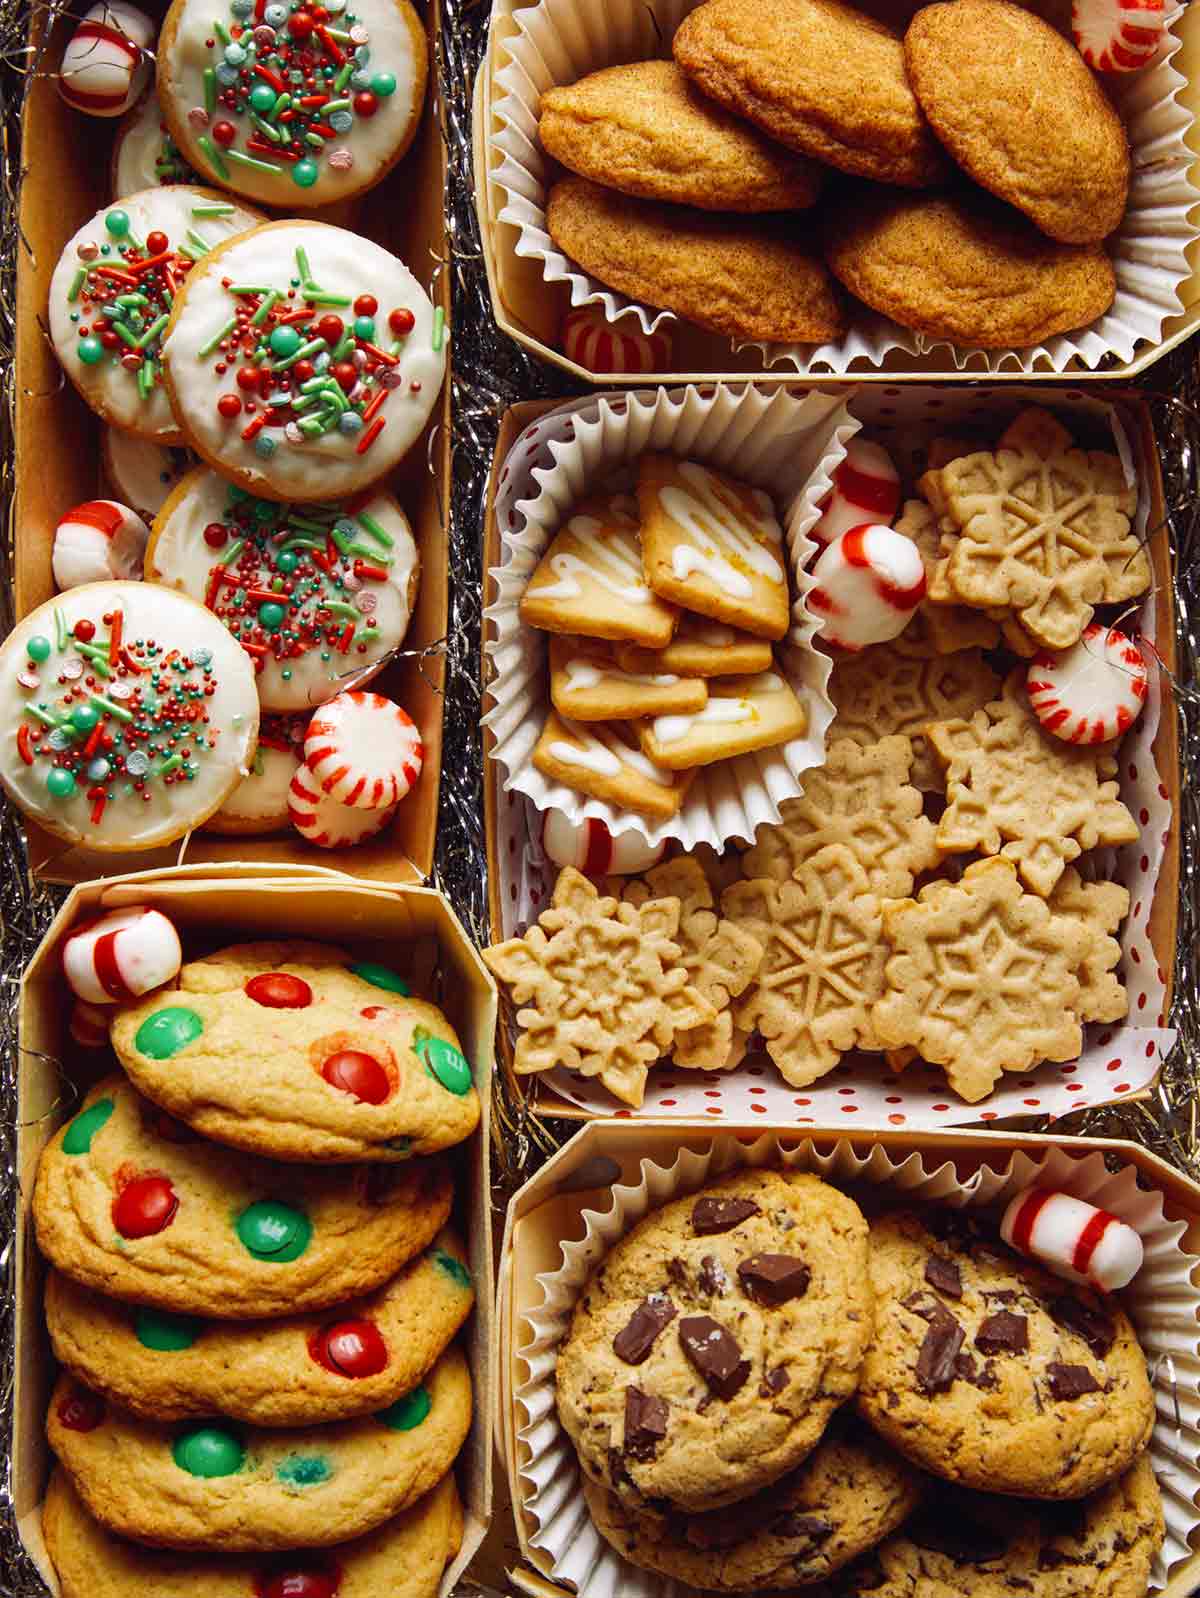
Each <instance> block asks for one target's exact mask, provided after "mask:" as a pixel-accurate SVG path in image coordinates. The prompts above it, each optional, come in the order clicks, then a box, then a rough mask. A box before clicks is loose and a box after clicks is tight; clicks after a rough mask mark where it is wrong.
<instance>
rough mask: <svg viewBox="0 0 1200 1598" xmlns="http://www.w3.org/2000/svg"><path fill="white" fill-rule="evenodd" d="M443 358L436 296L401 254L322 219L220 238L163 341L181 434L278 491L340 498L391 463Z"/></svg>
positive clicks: (414, 425)
mask: <svg viewBox="0 0 1200 1598" xmlns="http://www.w3.org/2000/svg"><path fill="white" fill-rule="evenodd" d="M445 370H446V349H445V337H444V328H443V324H442V313H441V308H440V307H439V309H438V311H437V312H436V314H435V312H434V308H433V306H432V304H431V303H430V300H429V296H428V295H427V294H426V293H425V290H424V289H423V288H422V287H421V285H420V284H419V283H418V282H417V280H416V278H415V277H413V275H412V273H411V272H410V271H409V270H408V268H407V267H406V266H405V265H404V263H403V262H402V261H399V260H397V259H396V257H395V256H394V255H389V254H388V252H387V251H386V250H384V249H381V248H380V246H379V245H378V244H373V243H372V242H371V240H370V239H364V238H360V237H359V236H358V235H357V234H355V233H348V232H346V231H345V230H344V229H343V228H333V227H328V226H327V225H326V224H325V223H323V222H271V223H269V224H268V225H267V226H265V227H262V228H257V229H255V231H254V232H253V233H251V234H249V235H247V236H246V237H245V238H242V239H238V240H235V241H231V244H230V247H229V248H228V249H223V250H222V249H219V250H214V251H213V253H212V254H211V255H210V256H208V257H206V259H205V260H204V261H203V263H202V264H201V265H200V267H199V268H198V269H197V270H196V271H194V272H193V273H192V274H191V275H190V276H189V278H188V280H187V283H186V285H185V287H184V290H183V292H182V293H180V294H179V296H178V297H177V298H176V301H175V308H174V311H173V313H172V316H171V322H170V326H169V327H168V328H167V331H166V336H165V339H164V342H163V372H164V377H165V381H166V386H167V390H168V393H169V395H170V399H171V405H172V407H173V408H174V411H175V417H176V420H177V421H178V424H179V426H180V428H182V430H183V433H184V435H185V437H186V439H187V442H188V443H189V444H190V445H191V446H192V448H193V449H194V450H196V452H197V453H198V454H200V455H202V456H203V457H204V459H205V460H206V461H208V463H209V465H210V466H215V467H216V468H217V469H218V471H221V472H223V473H224V474H225V475H226V476H227V477H233V478H235V479H236V480H237V481H238V482H239V483H240V484H241V486H242V487H243V488H248V489H250V490H252V491H253V492H254V493H258V494H265V495H267V496H268V497H270V498H271V499H279V500H303V501H309V500H330V499H336V498H339V497H341V496H343V495H347V494H354V493H357V492H359V491H360V490H362V489H364V488H366V487H367V486H368V485H369V484H371V483H374V482H376V481H378V479H379V478H381V477H384V476H386V474H387V473H388V472H390V471H391V469H392V467H393V466H395V464H396V462H397V461H399V460H400V459H401V457H402V456H403V455H405V454H406V453H407V451H408V450H409V448H410V447H411V446H412V445H413V444H414V443H415V441H416V439H417V437H418V435H419V434H420V432H421V429H422V428H423V427H424V426H425V423H426V421H427V420H428V418H429V414H430V412H431V411H432V410H433V407H434V404H435V402H436V400H437V397H438V393H439V391H440V390H441V386H442V379H443V377H444V375H445Z"/></svg>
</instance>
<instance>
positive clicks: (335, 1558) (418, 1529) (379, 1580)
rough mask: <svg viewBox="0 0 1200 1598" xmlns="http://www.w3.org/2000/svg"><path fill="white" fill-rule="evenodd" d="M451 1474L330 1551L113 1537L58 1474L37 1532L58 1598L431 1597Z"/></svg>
mask: <svg viewBox="0 0 1200 1598" xmlns="http://www.w3.org/2000/svg"><path fill="white" fill-rule="evenodd" d="M462 1527H463V1515H462V1504H461V1503H460V1502H459V1497H458V1489H457V1487H456V1486H455V1482H454V1476H453V1474H447V1475H446V1476H444V1477H443V1478H442V1480H441V1481H440V1482H439V1483H438V1485H437V1486H436V1487H435V1488H433V1489H432V1491H430V1492H428V1493H426V1494H425V1496H424V1498H420V1499H418V1500H417V1502H416V1503H415V1504H413V1505H412V1506H411V1508H409V1509H405V1510H402V1511H401V1513H400V1514H399V1515H396V1516H395V1517H394V1518H393V1519H391V1520H389V1521H386V1522H385V1523H384V1525H382V1526H380V1527H379V1528H378V1530H377V1531H373V1532H370V1533H369V1534H368V1535H367V1536H365V1537H361V1538H356V1539H355V1540H354V1541H353V1542H349V1543H344V1544H342V1546H341V1547H339V1548H337V1549H335V1550H334V1551H333V1552H332V1553H313V1552H312V1551H311V1550H307V1549H304V1550H298V1551H296V1552H295V1553H288V1554H275V1555H270V1556H268V1557H267V1558H265V1559H263V1558H257V1559H256V1558H247V1557H245V1556H241V1557H239V1556H237V1555H230V1554H224V1555H222V1554H200V1555H197V1554H180V1553H175V1552H172V1551H168V1550H165V1549H156V1548H143V1547H139V1546H138V1545H137V1544H136V1543H131V1542H127V1541H125V1540H124V1539H123V1538H118V1537H114V1536H113V1535H112V1533H111V1532H109V1531H106V1530H105V1528H104V1527H103V1526H101V1525H100V1523H99V1521H97V1520H93V1518H92V1517H91V1515H89V1514H88V1512H87V1510H86V1509H85V1508H84V1507H83V1504H82V1503H81V1502H80V1500H79V1495H78V1494H77V1493H76V1491H75V1489H74V1488H73V1487H72V1486H71V1479H70V1477H69V1476H68V1475H67V1473H66V1472H65V1471H63V1470H56V1471H55V1472H54V1473H53V1474H52V1476H51V1477H50V1485H49V1487H47V1489H46V1498H45V1502H44V1503H43V1505H42V1535H43V1537H44V1538H45V1540H46V1547H47V1549H48V1550H49V1553H50V1559H51V1562H52V1564H53V1565H54V1568H55V1570H56V1572H57V1573H58V1580H59V1585H60V1586H61V1588H62V1594H63V1598H136V1595H138V1594H147V1595H148V1594H153V1598H380V1595H381V1594H385V1593H386V1594H387V1598H436V1593H437V1590H438V1587H439V1586H440V1584H441V1578H442V1572H443V1570H444V1569H445V1567H446V1566H447V1564H449V1562H450V1560H451V1559H453V1557H454V1555H455V1554H456V1553H457V1552H458V1549H459V1546H460V1544H461V1542H462Z"/></svg>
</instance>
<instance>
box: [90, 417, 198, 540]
mask: <svg viewBox="0 0 1200 1598" xmlns="http://www.w3.org/2000/svg"><path fill="white" fill-rule="evenodd" d="M100 451H101V455H102V457H103V460H104V471H105V475H106V476H107V478H108V480H109V482H110V483H111V484H112V486H113V488H114V489H115V490H116V492H117V495H118V497H119V498H120V499H123V500H124V501H125V503H126V504H127V505H131V506H132V507H133V509H134V510H135V511H137V513H138V515H139V516H142V517H144V518H145V519H146V520H147V521H150V522H152V521H153V520H154V518H155V517H156V516H157V515H158V513H159V511H160V510H161V509H162V508H163V506H164V504H165V503H166V500H167V496H168V494H170V492H171V490H172V489H173V488H174V487H175V485H176V484H177V483H178V482H179V479H180V478H181V477H182V476H183V474H184V472H186V471H187V469H188V467H189V466H191V465H193V464H194V457H193V456H192V455H191V454H190V453H189V451H187V450H185V449H180V448H179V447H178V446H177V445H174V446H173V445H167V444H155V443H153V442H152V441H151V440H150V439H148V438H137V437H135V435H134V434H133V433H125V432H122V430H121V429H120V428H119V427H106V428H105V429H104V437H103V441H102V443H101V446H100Z"/></svg>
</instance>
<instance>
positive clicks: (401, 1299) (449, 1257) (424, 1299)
mask: <svg viewBox="0 0 1200 1598" xmlns="http://www.w3.org/2000/svg"><path fill="white" fill-rule="evenodd" d="M474 1301H475V1293H474V1289H473V1288H472V1286H471V1276H470V1272H469V1271H468V1270H467V1266H466V1257H465V1254H464V1252H463V1246H462V1243H461V1242H460V1241H459V1239H458V1238H457V1237H456V1236H455V1234H454V1233H453V1232H451V1231H449V1230H446V1231H443V1232H441V1233H439V1234H438V1236H437V1237H436V1238H435V1239H434V1241H433V1242H432V1243H431V1244H430V1246H429V1248H428V1249H426V1250H425V1252H424V1253H423V1254H419V1255H417V1256H416V1258H415V1259H412V1260H410V1261H409V1262H408V1264H407V1265H405V1266H403V1267H402V1268H401V1270H400V1271H399V1272H398V1273H397V1274H396V1275H395V1276H394V1277H393V1278H392V1280H391V1281H390V1282H386V1283H385V1284H384V1285H383V1287H381V1288H378V1289H377V1290H376V1291H375V1292H374V1293H371V1294H369V1295H368V1296H367V1297H366V1298H359V1299H355V1300H353V1301H352V1302H350V1303H347V1304H338V1305H337V1306H336V1307H335V1308H334V1309H331V1310H327V1311H325V1312H324V1313H317V1314H309V1315H289V1316H287V1317H285V1318H284V1319H282V1320H274V1321H205V1320H203V1319H201V1318H200V1317H198V1316H194V1315H174V1314H170V1313H167V1312H166V1311H163V1310H156V1309H147V1308H145V1307H142V1306H138V1305H134V1304H123V1303H120V1302H119V1301H118V1300H117V1299H112V1298H104V1297H103V1296H102V1295H101V1294H99V1293H92V1292H89V1291H88V1289H87V1288H85V1287H81V1286H80V1285H79V1284H78V1283H77V1282H72V1281H71V1279H70V1277H67V1276H63V1275H62V1274H61V1272H59V1271H51V1272H50V1273H49V1275H48V1277H47V1279H46V1326H47V1329H48V1330H49V1333H50V1341H51V1343H52V1344H53V1347H54V1357H55V1358H56V1359H57V1360H58V1362H59V1364H60V1365H63V1366H65V1367H66V1369H67V1370H69V1371H70V1372H71V1373H72V1374H73V1375H74V1376H76V1377H77V1378H78V1379H79V1381H81V1382H82V1383H83V1384H84V1386H86V1387H90V1388H91V1389H92V1390H93V1392H97V1393H100V1394H101V1395H102V1396H103V1397H105V1398H107V1399H109V1400H110V1401H111V1402H112V1403H114V1404H119V1405H121V1406H122V1407H123V1408H125V1409H128V1410H129V1411H130V1412H131V1413H132V1414H135V1415H139V1416H141V1417H142V1418H144V1419H146V1420H186V1419H189V1418H194V1417H197V1416H203V1415H231V1416H233V1417H234V1418H235V1419H237V1420H241V1421H248V1422H250V1423H251V1424H253V1425H255V1426H312V1425H316V1424H317V1423H319V1422H324V1421H333V1420H349V1419H351V1418H353V1417H355V1416H359V1415H369V1414H371V1413H372V1411H374V1410H377V1409H386V1407H387V1406H388V1405H389V1404H391V1403H394V1402H395V1400H396V1399H397V1398H399V1397H400V1396H401V1395H402V1394H403V1393H407V1392H408V1390H409V1389H410V1388H411V1387H415V1386H416V1385H417V1383H418V1382H420V1381H422V1380H423V1379H424V1377H425V1375H426V1373H427V1372H428V1371H429V1370H430V1369H431V1368H432V1366H433V1365H434V1364H435V1363H436V1361H437V1360H438V1359H439V1358H440V1356H441V1354H442V1353H443V1351H444V1350H445V1348H446V1347H447V1345H448V1344H449V1342H450V1340H451V1338H452V1337H453V1336H454V1335H455V1333H456V1332H457V1331H458V1329H459V1327H460V1326H461V1325H462V1323H463V1321H465V1320H466V1318H467V1316H468V1315H469V1314H470V1312H471V1306H472V1304H473V1303H474Z"/></svg>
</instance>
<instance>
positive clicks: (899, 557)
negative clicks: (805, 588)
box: [808, 526, 925, 651]
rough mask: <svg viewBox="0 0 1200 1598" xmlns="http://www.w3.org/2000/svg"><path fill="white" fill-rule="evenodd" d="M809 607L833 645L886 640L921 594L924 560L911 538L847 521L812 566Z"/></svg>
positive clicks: (908, 615)
mask: <svg viewBox="0 0 1200 1598" xmlns="http://www.w3.org/2000/svg"><path fill="white" fill-rule="evenodd" d="M812 575H813V583H814V586H813V587H812V588H811V589H810V590H809V594H808V608H809V609H810V610H811V611H812V612H813V613H814V615H817V616H819V617H820V618H821V627H820V635H821V638H822V639H823V640H824V642H825V643H827V644H832V645H834V646H835V647H836V648H838V649H844V650H847V651H856V650H859V649H865V648H866V647H867V645H868V644H882V643H886V642H887V641H888V639H890V638H896V637H898V636H899V635H900V634H901V633H902V632H903V631H904V629H905V627H907V625H908V623H909V621H910V620H911V618H912V614H913V611H914V610H916V608H917V606H918V605H919V604H920V603H921V601H922V600H923V599H924V597H925V566H924V562H923V561H922V559H921V552H920V550H919V549H918V548H917V546H916V545H915V544H914V543H913V541H912V539H911V538H906V537H905V536H904V534H903V533H897V532H895V531H894V530H893V529H892V528H890V527H873V526H862V527H851V528H850V530H849V531H848V532H845V533H842V534H841V535H840V536H839V537H837V538H835V539H834V541H833V543H832V544H828V545H827V546H826V547H825V549H824V550H823V551H822V553H821V556H820V558H819V559H818V561H817V563H816V565H815V566H814V567H813V573H812Z"/></svg>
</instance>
